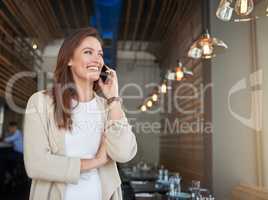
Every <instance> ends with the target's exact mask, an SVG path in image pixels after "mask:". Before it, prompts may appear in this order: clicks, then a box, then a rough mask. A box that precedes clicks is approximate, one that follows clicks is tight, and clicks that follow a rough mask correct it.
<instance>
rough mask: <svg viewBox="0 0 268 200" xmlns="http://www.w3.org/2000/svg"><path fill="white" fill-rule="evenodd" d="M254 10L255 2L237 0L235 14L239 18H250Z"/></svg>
mask: <svg viewBox="0 0 268 200" xmlns="http://www.w3.org/2000/svg"><path fill="white" fill-rule="evenodd" d="M253 9H254V2H253V0H236V3H235V12H236V14H237V15H238V16H241V17H245V16H248V15H249V14H250V13H251V12H252V11H253Z"/></svg>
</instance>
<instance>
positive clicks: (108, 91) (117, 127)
mask: <svg viewBox="0 0 268 200" xmlns="http://www.w3.org/2000/svg"><path fill="white" fill-rule="evenodd" d="M99 86H100V88H101V90H102V92H103V94H104V96H105V97H106V98H107V99H109V98H111V97H118V94H119V91H118V80H117V75H116V72H115V71H114V70H113V69H110V75H109V77H108V81H107V82H105V83H103V82H102V80H101V79H99ZM104 104H105V103H104ZM107 115H108V120H107V122H106V126H105V135H106V138H107V139H106V144H107V153H108V155H109V157H110V158H111V159H112V160H114V161H117V162H128V161H129V160H131V159H132V158H133V157H134V156H135V155H136V152H137V143H136V137H135V135H134V133H133V132H132V130H131V126H130V125H129V123H128V121H127V119H126V117H125V113H124V112H123V109H122V106H121V102H119V101H113V102H112V103H111V104H110V105H109V107H108V114H107Z"/></svg>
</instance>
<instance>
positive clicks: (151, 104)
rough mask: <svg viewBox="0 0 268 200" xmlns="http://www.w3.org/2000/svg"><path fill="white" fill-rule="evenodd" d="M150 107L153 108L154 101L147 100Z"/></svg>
mask: <svg viewBox="0 0 268 200" xmlns="http://www.w3.org/2000/svg"><path fill="white" fill-rule="evenodd" d="M146 105H147V106H148V107H149V108H151V107H152V106H153V102H152V101H151V100H149V101H147V104H146Z"/></svg>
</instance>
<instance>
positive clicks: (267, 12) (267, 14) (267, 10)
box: [266, 5, 268, 16]
mask: <svg viewBox="0 0 268 200" xmlns="http://www.w3.org/2000/svg"><path fill="white" fill-rule="evenodd" d="M266 16H268V5H267V8H266Z"/></svg>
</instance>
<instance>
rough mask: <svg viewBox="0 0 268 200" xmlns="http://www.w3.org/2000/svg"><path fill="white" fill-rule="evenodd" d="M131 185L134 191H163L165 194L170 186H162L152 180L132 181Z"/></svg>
mask: <svg viewBox="0 0 268 200" xmlns="http://www.w3.org/2000/svg"><path fill="white" fill-rule="evenodd" d="M130 185H131V187H132V188H133V191H134V193H161V194H165V193H167V192H168V191H169V188H168V187H165V186H160V185H158V184H156V183H155V182H152V181H131V182H130Z"/></svg>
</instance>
